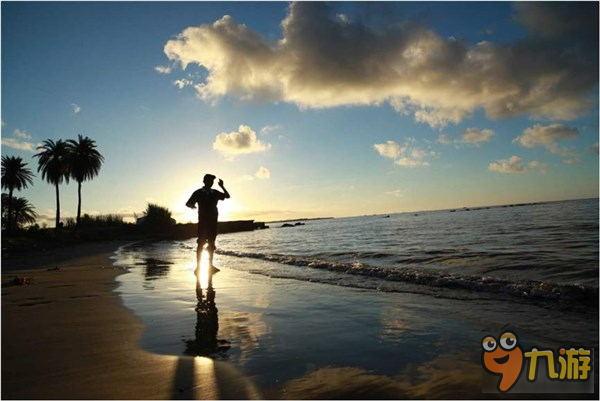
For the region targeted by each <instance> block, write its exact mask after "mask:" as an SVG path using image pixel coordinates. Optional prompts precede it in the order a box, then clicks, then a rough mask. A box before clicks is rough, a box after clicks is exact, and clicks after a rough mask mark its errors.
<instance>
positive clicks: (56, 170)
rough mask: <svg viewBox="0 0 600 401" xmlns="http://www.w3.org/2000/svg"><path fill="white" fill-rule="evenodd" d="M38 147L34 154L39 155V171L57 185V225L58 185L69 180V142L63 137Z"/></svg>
mask: <svg viewBox="0 0 600 401" xmlns="http://www.w3.org/2000/svg"><path fill="white" fill-rule="evenodd" d="M37 149H38V150H39V151H40V152H39V153H36V154H35V155H33V157H39V161H38V164H39V165H38V172H40V171H41V172H42V179H44V180H46V181H48V183H50V184H54V186H55V187H56V225H55V227H56V228H58V227H59V224H60V196H59V190H58V186H59V185H60V184H62V182H63V181H66V182H67V183H68V182H69V152H68V148H67V143H66V142H65V141H63V140H62V139H59V140H58V141H56V142H54V141H53V140H52V139H47V140H45V141H44V142H43V143H42V145H41V146H38V147H37Z"/></svg>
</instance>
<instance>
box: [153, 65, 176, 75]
mask: <svg viewBox="0 0 600 401" xmlns="http://www.w3.org/2000/svg"><path fill="white" fill-rule="evenodd" d="M154 71H156V72H158V73H159V74H170V73H171V71H172V69H171V67H170V66H163V65H157V66H156V67H154Z"/></svg>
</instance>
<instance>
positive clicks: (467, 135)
mask: <svg viewBox="0 0 600 401" xmlns="http://www.w3.org/2000/svg"><path fill="white" fill-rule="evenodd" d="M494 134H495V133H494V131H493V130H491V129H482V130H480V129H479V128H467V129H466V130H465V131H463V132H462V133H461V134H460V136H461V137H462V142H463V143H468V144H471V145H477V146H478V145H479V144H480V143H483V142H489V141H490V140H491V139H492V137H493V136H494Z"/></svg>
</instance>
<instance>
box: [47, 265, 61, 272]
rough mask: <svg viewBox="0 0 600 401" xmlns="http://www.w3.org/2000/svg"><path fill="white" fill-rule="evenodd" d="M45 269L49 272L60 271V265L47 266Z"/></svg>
mask: <svg viewBox="0 0 600 401" xmlns="http://www.w3.org/2000/svg"><path fill="white" fill-rule="evenodd" d="M46 270H48V271H49V272H54V271H60V267H58V266H56V267H49V268H47V269H46Z"/></svg>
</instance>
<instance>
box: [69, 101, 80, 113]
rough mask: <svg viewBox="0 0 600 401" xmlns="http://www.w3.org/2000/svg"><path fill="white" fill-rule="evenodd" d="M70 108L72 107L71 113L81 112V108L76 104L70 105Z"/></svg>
mask: <svg viewBox="0 0 600 401" xmlns="http://www.w3.org/2000/svg"><path fill="white" fill-rule="evenodd" d="M71 107H73V113H75V114H79V113H80V112H81V106H79V105H78V104H76V103H71Z"/></svg>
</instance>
